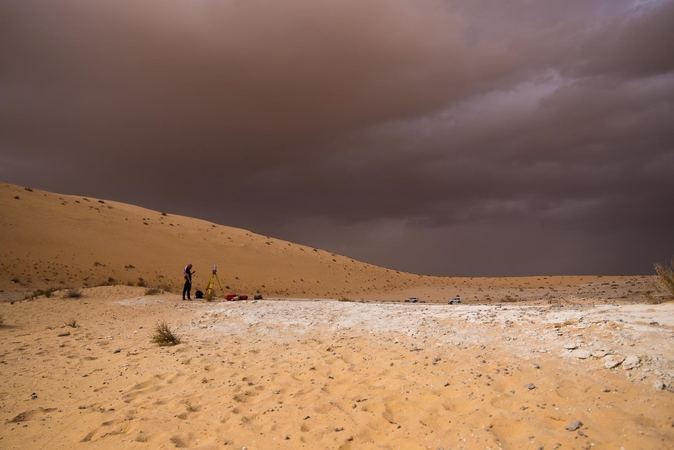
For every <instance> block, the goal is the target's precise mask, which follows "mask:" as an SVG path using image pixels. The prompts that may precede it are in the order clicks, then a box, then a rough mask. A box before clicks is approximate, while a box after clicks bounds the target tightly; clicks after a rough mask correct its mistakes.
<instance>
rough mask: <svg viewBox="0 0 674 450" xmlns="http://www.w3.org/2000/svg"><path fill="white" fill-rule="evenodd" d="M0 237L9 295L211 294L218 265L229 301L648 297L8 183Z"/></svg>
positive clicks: (608, 284)
mask: <svg viewBox="0 0 674 450" xmlns="http://www.w3.org/2000/svg"><path fill="white" fill-rule="evenodd" d="M0 234H1V235H2V236H3V246H2V249H1V250H0V273H2V274H3V276H2V277H0V290H3V291H7V292H9V291H30V290H34V289H46V288H50V287H51V288H57V289H63V288H66V287H77V288H80V287H94V286H101V285H115V284H128V285H138V284H141V285H147V286H151V287H162V288H164V289H169V290H171V291H173V292H177V291H179V290H180V289H181V285H182V268H183V266H184V265H185V264H187V263H192V264H194V267H195V269H196V271H197V272H196V275H195V278H194V287H195V289H196V288H199V289H202V290H203V289H204V288H205V286H206V284H207V282H208V278H209V277H210V273H211V267H212V265H213V264H217V267H218V276H219V278H220V281H221V282H222V284H223V288H224V289H225V290H226V291H227V292H228V293H229V292H231V293H241V294H247V295H254V294H257V293H259V294H261V295H263V296H264V297H289V298H344V299H350V300H377V301H401V300H403V299H404V298H406V297H408V296H414V297H418V298H419V299H420V300H421V301H424V302H446V301H447V300H448V299H450V298H453V297H454V296H457V295H458V296H461V297H462V298H463V299H464V302H477V303H493V302H501V301H505V302H518V301H541V302H548V303H550V302H557V301H561V300H560V299H563V300H564V301H567V302H568V301H573V302H596V301H613V302H615V301H618V302H623V301H628V302H631V301H643V300H644V299H645V296H644V292H645V291H648V290H649V289H652V286H651V277H649V276H615V277H601V276H599V277H594V276H556V277H552V276H532V277H512V278H494V277H493V278H482V277H435V276H423V275H417V274H411V273H406V272H401V271H397V270H392V269H387V268H383V267H378V266H375V265H372V264H368V263H364V262H360V261H356V260H354V259H352V258H349V257H348V256H344V255H338V254H334V253H330V252H327V251H325V250H321V249H317V248H312V247H308V246H305V245H301V244H296V243H292V242H287V241H283V240H279V239H275V238H273V237H268V236H262V235H259V234H255V233H253V232H251V231H248V230H243V229H238V228H232V227H228V226H224V225H219V224H214V223H211V222H207V221H204V220H200V219H194V218H189V217H184V216H177V215H173V214H165V213H162V212H159V211H152V210H149V209H144V208H141V207H138V206H133V205H128V204H124V203H119V202H114V201H110V200H103V199H95V198H86V197H81V196H72V195H60V194H54V193H49V192H44V191H39V190H37V189H31V188H28V187H22V186H17V185H12V184H8V183H0ZM448 257H451V255H448ZM604 288H606V289H604ZM216 293H217V294H218V295H219V296H220V297H222V293H221V292H219V289H218V290H217V292H216Z"/></svg>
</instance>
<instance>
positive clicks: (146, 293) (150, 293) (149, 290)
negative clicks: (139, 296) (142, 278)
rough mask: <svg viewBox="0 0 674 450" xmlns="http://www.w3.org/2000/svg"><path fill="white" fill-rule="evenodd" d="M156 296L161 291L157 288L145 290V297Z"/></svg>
mask: <svg viewBox="0 0 674 450" xmlns="http://www.w3.org/2000/svg"><path fill="white" fill-rule="evenodd" d="M157 294H161V291H160V290H159V289H157V288H147V289H145V295H157Z"/></svg>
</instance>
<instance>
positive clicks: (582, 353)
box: [573, 350, 592, 359]
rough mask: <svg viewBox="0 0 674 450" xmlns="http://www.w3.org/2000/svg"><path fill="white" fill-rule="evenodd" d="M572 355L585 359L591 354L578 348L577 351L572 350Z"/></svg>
mask: <svg viewBox="0 0 674 450" xmlns="http://www.w3.org/2000/svg"><path fill="white" fill-rule="evenodd" d="M573 356H575V357H576V358H578V359H587V358H589V357H590V356H592V354H591V353H590V352H588V351H587V350H578V351H577V352H573Z"/></svg>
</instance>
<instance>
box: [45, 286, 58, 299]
mask: <svg viewBox="0 0 674 450" xmlns="http://www.w3.org/2000/svg"><path fill="white" fill-rule="evenodd" d="M54 292H56V288H55V287H48V288H47V289H45V290H44V291H43V293H44V296H45V297H47V298H50V297H51V296H52V294H53V293H54Z"/></svg>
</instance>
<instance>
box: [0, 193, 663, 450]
mask: <svg viewBox="0 0 674 450" xmlns="http://www.w3.org/2000/svg"><path fill="white" fill-rule="evenodd" d="M17 197H18V198H17ZM0 233H2V236H3V245H2V247H1V248H0V273H2V274H3V275H2V278H1V279H0V290H2V291H3V292H0V300H3V301H0V317H1V319H2V320H1V321H0V415H1V417H0V419H1V420H2V422H1V423H0V430H1V431H0V448H3V449H4V448H8V449H12V448H16V449H32V448H35V449H38V448H40V449H41V448H64V447H73V446H75V447H77V446H81V447H84V448H89V447H95V448H166V449H169V448H201V449H210V448H236V449H241V448H244V447H245V448H247V449H268V448H287V449H295V448H341V449H349V448H353V449H356V448H357V449H369V448H373V449H374V448H379V449H396V448H400V449H410V448H412V449H414V448H420V449H427V448H430V449H437V448H443V449H449V448H466V449H483V448H492V449H499V448H505V449H520V448H534V449H538V448H541V447H542V448H545V449H551V448H560V449H564V448H574V449H575V448H592V447H596V448H625V449H658V448H674V401H673V400H674V397H672V395H674V394H672V391H674V387H673V386H674V306H673V305H672V304H671V303H670V304H662V305H648V304H644V303H643V301H644V299H645V295H644V293H645V292H646V291H648V290H651V289H652V279H651V277H645V276H632V277H629V276H620V277H617V276H616V277H591V276H574V277H570V276H569V277H546V276H536V277H522V278H449V277H448V278H441V277H425V276H419V275H414V274H409V273H399V272H397V271H395V270H389V269H385V268H380V267H376V266H372V265H369V264H365V263H362V262H358V261H354V260H352V259H350V258H348V257H345V256H340V255H333V254H331V253H328V252H325V251H322V250H320V249H313V248H310V247H305V246H301V245H297V244H293V243H289V242H284V241H280V240H276V239H273V238H269V237H264V236H259V235H256V234H254V233H251V232H249V231H246V230H240V229H235V228H230V227H225V226H222V225H217V224H212V223H208V222H205V221H200V220H196V219H190V218H187V217H178V216H173V215H163V214H162V213H160V212H156V211H149V210H146V209H142V208H138V207H135V206H130V205H125V204H120V203H115V202H110V201H107V200H99V199H85V198H82V197H74V196H64V195H58V194H51V193H46V192H40V191H37V190H29V189H26V188H23V187H20V186H14V185H9V184H0ZM187 262H191V263H193V264H194V266H195V268H196V269H197V275H196V277H195V288H200V289H203V288H204V287H205V284H206V281H207V279H208V276H209V275H210V267H211V266H212V264H214V263H216V264H218V267H219V276H220V279H221V281H222V282H223V285H226V286H228V287H227V288H225V289H226V290H227V292H237V293H242V294H248V295H251V296H252V295H253V294H255V293H258V292H259V293H260V294H262V295H263V296H264V298H265V300H261V301H253V300H249V301H241V302H224V301H221V300H220V299H216V301H214V302H206V301H192V302H186V301H181V300H180V296H179V295H177V294H176V292H179V291H178V290H179V289H180V287H181V284H180V283H181V281H182V280H181V278H182V267H183V266H184V265H185V264H186V263H187ZM139 282H140V284H147V285H148V286H150V287H161V289H160V291H162V293H160V294H159V295H149V293H148V291H147V290H146V288H145V287H137V286H126V284H127V283H128V284H132V285H136V284H138V283H139ZM104 284H107V285H108V286H99V285H104ZM69 286H73V287H76V288H83V289H82V294H83V296H82V297H81V298H67V295H66V291H65V289H64V288H65V287H69ZM96 286H98V287H96ZM48 287H53V288H56V289H57V290H56V291H55V292H54V293H53V294H52V295H51V297H50V298H47V297H45V295H44V294H39V292H35V290H36V289H45V288H48ZM168 290H172V291H173V293H170V292H168ZM411 296H414V297H418V298H419V299H420V302H419V303H414V304H410V303H403V302H402V300H403V299H405V298H406V297H411ZM455 296H461V297H462V299H463V302H464V303H463V304H461V305H448V304H447V300H448V299H450V298H453V297H455ZM337 299H341V300H342V301H337ZM159 321H166V322H167V323H168V324H169V326H170V327H171V328H172V329H173V330H174V331H175V332H177V333H178V334H179V335H181V337H182V340H183V342H182V343H181V344H179V345H177V346H175V347H159V346H157V345H156V344H153V343H151V342H150V337H149V334H150V333H151V332H152V330H153V328H154V327H155V325H156V324H157V323H158V322H159ZM71 325H72V326H71Z"/></svg>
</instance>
